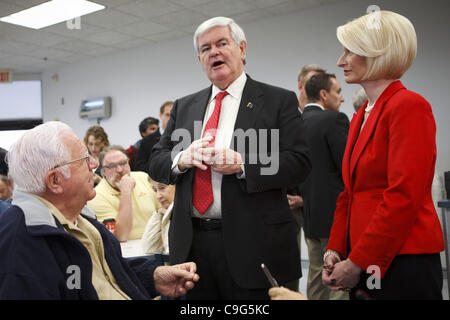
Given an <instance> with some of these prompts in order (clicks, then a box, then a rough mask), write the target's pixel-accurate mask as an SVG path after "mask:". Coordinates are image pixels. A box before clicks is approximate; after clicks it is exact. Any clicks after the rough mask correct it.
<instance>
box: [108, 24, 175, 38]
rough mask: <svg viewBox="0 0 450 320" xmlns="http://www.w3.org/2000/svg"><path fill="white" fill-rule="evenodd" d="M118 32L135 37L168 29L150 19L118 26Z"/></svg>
mask: <svg viewBox="0 0 450 320" xmlns="http://www.w3.org/2000/svg"><path fill="white" fill-rule="evenodd" d="M117 30H120V32H122V33H125V34H129V35H132V36H137V37H144V36H148V35H151V34H155V33H161V32H165V31H168V30H170V29H169V28H168V27H166V26H163V25H162V24H159V23H154V22H151V21H141V22H137V23H132V24H129V25H127V26H123V27H120V28H118V29H117Z"/></svg>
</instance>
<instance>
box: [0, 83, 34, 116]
mask: <svg viewBox="0 0 450 320" xmlns="http://www.w3.org/2000/svg"><path fill="white" fill-rule="evenodd" d="M14 119H42V91H41V81H40V80H28V81H14V82H12V83H0V121H3V120H14Z"/></svg>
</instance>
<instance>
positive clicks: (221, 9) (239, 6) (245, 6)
mask: <svg viewBox="0 0 450 320" xmlns="http://www.w3.org/2000/svg"><path fill="white" fill-rule="evenodd" d="M254 8H255V6H254V5H252V4H251V3H250V2H245V1H242V0H222V1H218V2H209V3H206V4H204V5H200V6H194V7H192V10H195V11H198V12H200V13H203V14H205V15H207V16H211V17H216V16H229V15H231V14H237V13H244V12H247V11H251V10H253V9H254Z"/></svg>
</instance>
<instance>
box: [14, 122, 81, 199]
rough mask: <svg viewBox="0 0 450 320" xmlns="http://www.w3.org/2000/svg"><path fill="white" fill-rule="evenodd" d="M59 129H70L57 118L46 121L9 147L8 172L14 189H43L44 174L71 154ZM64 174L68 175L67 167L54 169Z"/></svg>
mask: <svg viewBox="0 0 450 320" xmlns="http://www.w3.org/2000/svg"><path fill="white" fill-rule="evenodd" d="M62 132H72V133H73V131H72V129H70V127H69V126H68V125H67V124H65V123H62V122H59V121H49V122H46V123H44V124H41V125H39V126H36V127H35V128H33V129H31V130H28V131H27V132H25V133H24V134H23V135H22V137H20V138H19V139H18V140H17V141H16V142H15V143H14V144H13V145H12V146H11V148H10V149H9V151H8V155H7V161H8V165H9V173H8V175H9V176H10V177H11V179H12V180H13V181H14V187H15V188H16V189H17V190H20V191H25V192H29V193H34V194H40V193H43V192H44V191H45V188H46V186H45V177H46V175H47V173H48V172H49V171H50V170H52V169H53V168H55V167H56V166H58V165H60V164H62V163H64V162H65V161H69V160H70V157H71V153H70V151H69V149H68V147H67V146H66V144H65V143H63V141H62V139H61V137H62V135H61V133H62ZM57 170H58V171H59V172H61V173H62V174H63V176H64V177H65V178H66V179H68V178H70V168H69V167H67V166H62V167H59V168H57Z"/></svg>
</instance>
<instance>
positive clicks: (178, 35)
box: [147, 30, 188, 42]
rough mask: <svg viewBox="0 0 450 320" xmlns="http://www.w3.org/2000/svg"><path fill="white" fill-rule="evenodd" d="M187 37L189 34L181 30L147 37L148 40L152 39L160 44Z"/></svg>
mask: <svg viewBox="0 0 450 320" xmlns="http://www.w3.org/2000/svg"><path fill="white" fill-rule="evenodd" d="M186 35H188V33H186V32H183V31H179V30H172V31H169V32H163V33H159V34H155V35H151V36H149V37H147V39H150V40H153V41H156V42H160V41H168V40H173V39H177V38H181V37H185V36H186Z"/></svg>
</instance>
